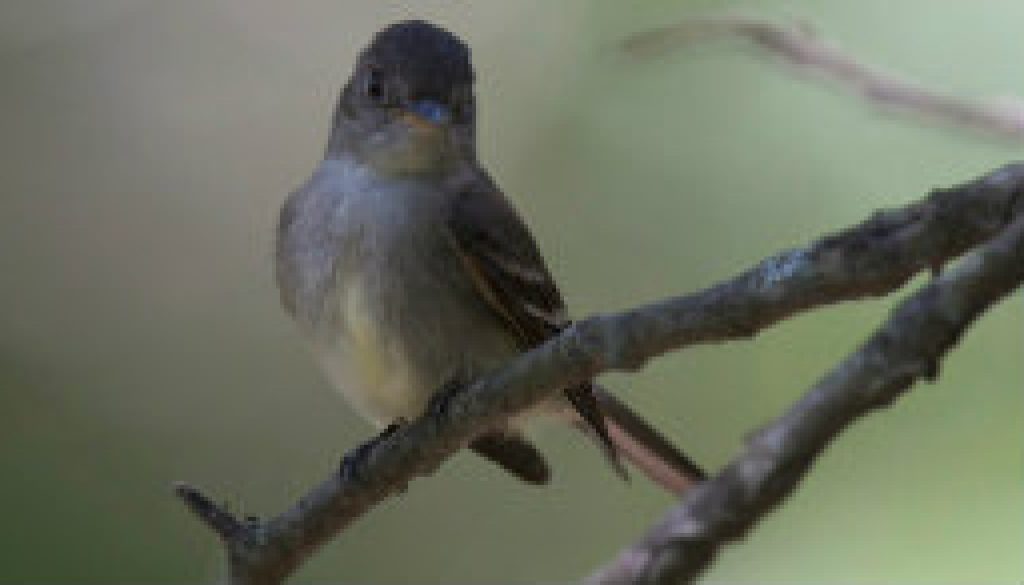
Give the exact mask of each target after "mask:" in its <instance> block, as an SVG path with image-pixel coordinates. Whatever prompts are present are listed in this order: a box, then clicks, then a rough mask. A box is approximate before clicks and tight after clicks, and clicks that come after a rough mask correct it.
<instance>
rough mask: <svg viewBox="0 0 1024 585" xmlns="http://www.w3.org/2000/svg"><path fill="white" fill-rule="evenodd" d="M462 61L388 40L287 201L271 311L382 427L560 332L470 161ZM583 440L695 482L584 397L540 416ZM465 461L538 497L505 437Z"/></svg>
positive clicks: (505, 205)
mask: <svg viewBox="0 0 1024 585" xmlns="http://www.w3.org/2000/svg"><path fill="white" fill-rule="evenodd" d="M473 77H474V73H473V68H472V65H471V63H470V52H469V48H468V47H467V46H466V45H465V44H464V43H463V42H462V41H461V40H459V39H458V38H457V37H456V36H454V35H453V34H452V33H450V32H448V31H446V30H444V29H442V28H440V27H438V26H435V25H433V24H429V23H426V22H422V21H408V22H401V23H397V24H394V25H391V26H389V27H387V28H385V29H384V30H382V31H380V32H379V33H377V35H376V36H375V37H374V38H373V40H372V42H371V43H370V45H369V46H368V47H367V48H366V49H365V50H364V51H363V52H362V53H361V54H360V55H359V57H358V60H357V61H356V64H355V69H354V71H353V72H352V76H351V78H350V79H349V80H348V82H347V83H346V84H345V86H344V88H343V89H342V91H341V96H340V99H339V100H338V105H337V110H336V111H335V114H334V119H333V123H332V126H331V131H330V136H329V139H328V142H327V148H326V153H325V156H324V160H323V161H322V162H321V163H320V164H319V166H318V167H317V168H316V170H315V172H314V173H313V175H312V176H311V177H310V178H309V180H308V181H306V183H305V184H304V185H302V186H301V187H300V188H298V189H297V190H296V191H295V192H293V193H292V194H291V195H290V196H289V197H288V199H287V201H286V202H285V204H284V206H283V208H282V210H281V214H280V221H279V225H278V233H277V250H276V276H277V283H278V286H279V289H280V293H281V299H282V302H283V304H284V306H285V308H286V309H287V310H288V312H289V313H290V314H291V315H292V316H293V317H294V318H295V320H296V321H297V322H298V324H299V326H300V328H301V329H302V331H303V332H304V333H305V335H306V336H307V337H308V339H309V340H310V342H311V345H312V347H313V348H314V352H315V353H316V355H317V356H318V358H319V360H320V361H321V362H322V364H323V367H324V368H325V370H326V372H327V375H328V377H329V378H330V380H331V381H332V382H333V384H334V385H336V386H337V388H338V389H339V390H340V391H341V392H342V393H343V394H344V396H346V397H347V398H348V400H349V401H351V403H352V404H353V405H354V407H355V409H356V410H357V411H358V412H359V413H360V414H362V415H363V416H364V417H366V418H368V419H369V420H370V421H372V422H373V423H375V424H376V425H378V426H379V427H382V428H383V427H387V426H389V425H391V424H393V423H394V422H396V421H400V420H410V419H412V418H415V417H416V416H418V415H420V414H421V413H422V412H423V411H424V409H425V408H426V407H427V405H428V403H430V402H431V398H432V396H433V395H434V393H436V392H437V391H438V390H439V389H441V388H444V387H446V386H447V387H450V386H451V384H452V383H458V382H465V381H469V380H471V379H472V378H474V377H478V376H480V375H483V374H486V373H487V372H489V371H491V370H494V369H495V368H498V367H500V366H502V365H503V364H505V363H506V362H507V361H509V360H510V359H511V358H512V357H514V356H516V355H517V354H519V353H521V352H522V351H524V350H526V349H529V348H531V347H533V346H536V345H538V344H540V343H541V342H543V341H544V340H546V339H548V338H549V337H551V336H553V335H555V334H557V333H558V332H559V331H560V330H561V329H563V328H564V327H566V326H567V325H568V324H569V320H568V317H567V315H566V310H565V305H564V303H563V301H562V297H561V295H560V294H559V292H558V288H557V287H556V286H555V281H554V280H553V279H552V276H551V274H550V272H549V271H548V268H547V266H546V265H545V263H544V259H543V258H542V257H541V254H540V252H539V250H538V248H537V244H536V243H535V242H534V239H533V237H532V236H531V234H530V232H529V230H528V229H527V227H526V225H525V224H524V223H523V221H522V219H520V217H519V215H518V214H517V212H516V211H515V209H514V208H513V207H512V205H511V204H510V203H509V201H508V200H507V199H506V198H505V197H504V195H503V194H502V193H501V191H500V190H499V189H498V187H497V186H496V185H495V184H494V182H493V181H492V179H491V177H490V176H488V174H487V172H486V171H485V170H484V169H483V168H482V167H481V165H480V163H479V162H478V160H477V156H476V146H475V131H476V103H475V98H474V94H473ZM536 412H547V413H552V414H554V415H556V416H558V417H560V418H561V419H562V420H565V421H568V422H570V423H571V424H573V425H575V426H576V427H578V428H580V429H581V430H583V431H584V432H585V433H586V434H588V435H590V436H591V437H592V438H594V439H595V440H596V441H597V443H598V444H599V445H600V446H602V447H603V448H604V450H605V453H606V454H607V456H608V458H609V460H610V461H611V462H612V463H613V465H615V466H616V468H617V469H619V470H621V469H622V468H621V466H620V463H619V459H620V455H621V456H624V457H625V458H626V459H627V460H629V461H630V462H632V463H633V464H634V465H635V466H636V467H638V468H639V469H640V470H642V471H643V472H644V473H646V474H647V475H649V476H650V477H651V478H652V479H653V480H655V481H656V482H658V483H659V484H661V485H662V486H664V487H665V488H666V489H668V490H670V491H671V492H673V493H680V492H682V491H683V490H684V489H685V488H686V487H687V486H688V485H691V484H692V483H693V482H694V481H697V480H699V479H701V478H702V477H703V474H702V472H701V470H700V469H699V468H698V467H697V466H696V465H694V464H693V463H692V462H691V461H690V460H689V459H688V458H686V457H685V456H684V455H682V454H681V453H680V452H679V451H677V450H676V449H675V448H674V447H673V446H672V445H671V444H670V443H668V442H667V441H666V440H665V439H664V438H662V437H661V436H660V435H659V434H658V433H657V432H655V431H654V430H653V429H652V428H651V427H650V426H648V425H647V424H646V423H644V422H643V420H641V419H640V418H639V417H638V416H636V415H635V414H634V413H633V412H631V411H630V410H629V409H628V408H626V406H625V405H623V404H622V403H621V402H619V401H618V400H616V399H615V398H613V397H612V396H611V395H609V394H608V393H607V392H605V391H603V390H601V389H599V388H598V387H596V386H595V385H593V384H583V385H580V386H577V387H574V388H568V389H566V390H565V391H564V392H562V393H560V394H558V395H556V397H554V398H551V399H549V400H548V401H547V402H546V403H544V404H543V405H541V406H540V407H538V408H536V409H535V410H534V411H533V412H531V414H534V413H536ZM517 423H518V419H517V420H516V421H512V422H510V423H509V425H508V426H507V428H503V429H496V430H493V431H491V432H489V433H487V434H484V435H482V436H480V437H478V438H476V439H475V440H474V441H472V442H471V443H470V444H469V447H470V448H471V449H472V450H473V451H475V452H476V453H478V454H480V455H482V456H484V457H486V458H488V459H490V460H492V461H494V462H496V463H497V464H498V465H500V466H502V467H503V468H505V469H506V470H507V471H509V472H511V473H512V474H514V475H516V476H518V477H519V478H521V479H523V480H525V481H527V482H530V483H535V484H543V483H546V482H547V481H548V479H549V475H550V473H549V469H548V466H547V464H546V463H545V460H544V458H543V456H542V455H541V454H540V453H539V452H538V450H537V449H536V448H535V447H534V446H533V445H532V444H531V443H529V442H528V441H527V440H526V439H525V438H524V437H523V436H522V434H521V433H520V432H519V430H518V429H517V428H516V427H517Z"/></svg>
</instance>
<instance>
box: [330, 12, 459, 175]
mask: <svg viewBox="0 0 1024 585" xmlns="http://www.w3.org/2000/svg"><path fill="white" fill-rule="evenodd" d="M474 138H475V103H474V97H473V66H472V64H471V63H470V56H469V47H467V46H466V44H465V43H463V42H462V41H461V40H459V38H458V37H456V36H455V35H453V34H452V33H450V32H448V31H446V30H444V29H443V28H440V27H438V26H435V25H433V24H430V23H427V22H423V21H406V22H400V23H397V24H393V25H391V26H389V27H387V28H385V29H384V30H382V31H380V32H379V33H377V35H376V36H374V38H373V40H372V41H371V43H370V45H369V46H368V47H367V48H366V49H364V50H363V52H362V53H361V54H360V56H359V59H358V60H357V62H356V66H355V70H354V71H353V72H352V76H351V78H350V79H349V81H348V83H346V84H345V87H344V88H343V89H342V93H341V97H340V99H339V101H338V108H337V111H336V112H335V115H334V125H333V128H332V129H331V137H330V140H329V143H328V147H327V148H328V156H332V155H338V154H351V155H354V156H356V157H357V158H359V159H360V160H361V161H363V162H365V163H366V164H369V165H371V166H373V167H375V168H377V169H378V170H380V171H382V172H388V173H394V174H409V173H422V172H431V171H436V170H438V169H441V168H444V167H446V166H450V165H451V164H452V163H453V162H454V161H457V160H459V159H460V158H464V157H466V156H470V157H472V156H473V151H474Z"/></svg>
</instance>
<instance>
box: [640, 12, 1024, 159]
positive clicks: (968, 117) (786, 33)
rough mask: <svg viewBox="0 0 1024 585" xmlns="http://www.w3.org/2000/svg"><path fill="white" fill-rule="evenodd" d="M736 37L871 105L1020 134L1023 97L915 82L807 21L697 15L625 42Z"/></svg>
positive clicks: (668, 44) (646, 49)
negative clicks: (987, 95) (975, 96)
mask: <svg viewBox="0 0 1024 585" xmlns="http://www.w3.org/2000/svg"><path fill="white" fill-rule="evenodd" d="M729 37H738V38H741V39H744V40H746V41H749V42H751V43H752V44H753V45H754V46H756V47H757V48H759V49H761V50H764V51H766V52H767V53H769V54H771V55H774V56H776V57H779V58H780V59H782V60H783V61H784V62H786V63H787V64H789V65H792V66H794V67H796V68H797V69H799V70H800V71H802V72H807V73H811V74H813V75H816V76H817V77H819V78H821V79H823V80H825V81H829V82H832V83H834V84H835V85H836V86H838V87H840V88H841V89H843V90H846V91H850V92H853V93H856V94H859V95H861V96H862V97H863V98H864V99H865V100H867V101H868V102H871V103H873V104H875V105H878V106H881V107H885V108H888V109H891V110H898V111H903V112H907V113H911V114H918V115H923V116H927V117H930V118H932V119H934V120H939V121H942V122H947V123H948V122H952V123H954V124H957V125H959V126H963V127H966V128H972V129H975V130H979V131H982V132H985V133H988V134H993V135H995V136H999V137H1002V138H1008V139H1012V140H1015V141H1022V140H1024V101H1021V100H1019V99H1013V100H1011V99H1002V100H999V101H995V100H987V101H974V100H968V99H963V98H960V97H955V96H952V95H949V94H946V93H943V92H940V91H935V90H932V89H929V88H927V87H925V86H923V85H921V84H919V83H915V82H913V81H910V80H907V79H903V78H901V77H899V76H897V75H894V74H892V73H889V72H887V71H884V70H882V69H880V68H878V67H873V66H870V65H867V64H864V63H861V62H860V61H858V60H857V59H856V58H855V57H853V56H852V55H850V54H848V53H846V52H845V51H843V50H842V49H841V48H839V47H838V46H837V45H835V44H834V43H830V42H828V41H827V40H825V39H822V38H820V37H819V36H817V35H816V34H815V33H814V31H813V30H812V29H811V28H810V27H808V26H801V25H786V24H783V23H777V22H772V21H770V20H766V19H760V18H753V17H744V16H725V17H717V18H696V19H692V20H686V21H683V22H680V23H678V24H675V25H672V26H667V27H663V28H658V29H654V30H650V31H645V32H642V33H638V34H635V35H633V36H631V37H629V38H627V39H626V41H625V42H624V43H623V48H624V49H625V50H626V51H628V52H630V53H633V54H636V55H641V54H646V55H650V54H655V53H661V52H664V51H667V50H670V49H674V48H677V47H680V46H684V45H690V44H694V43H696V42H701V41H706V40H709V39H710V40H716V39H719V38H729Z"/></svg>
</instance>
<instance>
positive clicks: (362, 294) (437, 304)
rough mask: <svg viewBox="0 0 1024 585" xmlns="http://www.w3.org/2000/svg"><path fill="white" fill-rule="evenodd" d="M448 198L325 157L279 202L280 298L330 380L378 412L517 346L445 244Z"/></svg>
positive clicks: (405, 405) (420, 397)
mask: <svg viewBox="0 0 1024 585" xmlns="http://www.w3.org/2000/svg"><path fill="white" fill-rule="evenodd" d="M449 202H450V199H449V198H448V197H446V196H445V195H444V193H442V192H440V191H439V190H438V189H437V188H436V187H434V186H433V185H431V184H429V183H426V182H417V181H402V180H397V179H394V178H392V179H390V180H381V178H380V177H377V176H374V175H373V174H371V173H368V172H367V171H366V169H365V167H360V166H358V165H355V164H351V163H346V162H343V161H327V162H325V163H324V165H323V166H322V167H321V168H320V169H319V170H318V171H317V173H316V174H315V175H314V177H313V178H312V179H311V180H310V182H309V183H308V184H307V185H306V186H304V187H303V188H302V189H300V190H299V191H297V192H296V193H295V194H293V195H292V197H291V198H289V201H288V203H286V205H285V208H284V210H282V220H281V225H280V227H279V234H278V254H277V263H278V271H277V273H278V284H279V286H280V288H281V293H282V300H283V302H284V304H285V306H286V307H287V308H289V310H290V312H291V313H292V314H293V315H294V316H295V317H296V319H297V320H298V321H299V323H300V324H301V326H302V328H303V329H304V330H305V331H306V332H307V334H308V335H309V336H310V338H311V340H312V341H313V344H314V347H315V348H316V351H317V353H318V354H320V356H321V358H322V361H323V362H324V367H325V369H326V370H327V372H328V375H329V377H330V378H331V379H332V381H333V382H334V383H335V384H336V385H337V386H338V387H339V389H340V390H342V392H343V393H344V394H345V395H346V396H348V397H349V398H350V399H351V400H352V402H353V403H354V404H355V406H356V407H357V409H358V410H360V411H361V412H362V413H363V414H364V415H366V416H367V417H369V418H371V419H373V420H375V421H377V422H378V423H380V424H386V423H388V422H391V421H392V420H394V418H397V417H399V416H405V417H411V416H415V415H416V414H418V413H419V412H420V410H421V409H422V407H423V405H424V404H425V403H426V401H427V399H428V398H429V394H430V392H431V391H432V390H434V389H436V388H437V387H438V386H439V385H440V384H442V383H443V382H445V381H447V380H449V379H451V378H452V377H455V376H472V375H477V374H479V373H481V372H483V371H486V370H489V369H491V368H493V367H495V366H497V365H499V364H501V363H503V362H504V361H505V360H506V359H508V357H509V356H511V355H513V354H514V353H515V352H516V351H517V350H516V344H515V341H514V339H513V338H512V337H511V336H510V335H509V334H508V333H507V332H506V330H505V329H504V327H503V326H502V324H501V322H500V321H499V319H498V318H497V317H496V316H495V315H494V314H493V313H492V312H491V310H490V309H489V308H488V307H487V306H486V304H485V303H484V301H483V300H482V299H481V298H480V297H479V296H478V295H477V292H476V290H475V288H474V286H473V283H472V282H471V281H470V279H469V277H468V275H466V273H465V272H464V271H463V268H462V266H461V265H460V263H459V260H458V258H457V256H456V255H455V254H454V253H453V250H452V249H451V247H450V246H451V243H450V242H449V240H448V237H447V234H446V229H445V222H446V219H447V212H448V210H447V207H446V206H447V205H448V203H449Z"/></svg>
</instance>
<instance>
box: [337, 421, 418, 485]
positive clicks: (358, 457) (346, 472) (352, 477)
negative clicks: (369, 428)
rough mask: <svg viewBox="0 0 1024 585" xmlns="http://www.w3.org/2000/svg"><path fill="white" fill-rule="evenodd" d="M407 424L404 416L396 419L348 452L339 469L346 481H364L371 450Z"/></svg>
mask: <svg viewBox="0 0 1024 585" xmlns="http://www.w3.org/2000/svg"><path fill="white" fill-rule="evenodd" d="M406 424H408V421H406V420H405V419H404V418H399V419H396V420H395V421H394V422H392V423H391V424H389V425H388V426H387V427H385V429H384V430H383V431H381V432H380V433H378V434H377V435H375V436H373V437H371V438H370V439H369V440H367V441H364V442H363V443H362V444H360V445H359V446H357V447H356V448H355V449H353V450H351V451H349V452H348V453H346V454H345V455H344V457H342V458H341V469H340V470H339V471H340V473H341V476H342V478H344V479H345V480H346V481H362V480H363V479H365V477H364V471H365V468H366V458H367V457H369V455H370V452H372V451H373V450H374V449H376V448H377V446H378V445H380V444H381V443H383V442H384V441H386V440H387V439H388V438H389V437H391V435H394V434H395V433H396V432H397V431H398V429H400V428H402V427H403V426H405V425H406Z"/></svg>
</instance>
